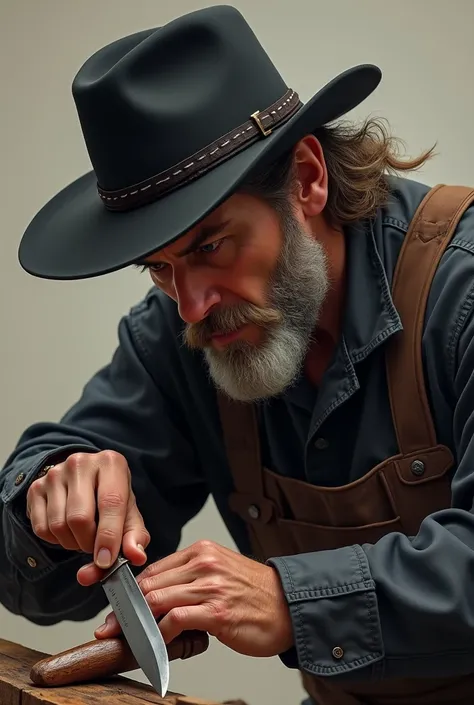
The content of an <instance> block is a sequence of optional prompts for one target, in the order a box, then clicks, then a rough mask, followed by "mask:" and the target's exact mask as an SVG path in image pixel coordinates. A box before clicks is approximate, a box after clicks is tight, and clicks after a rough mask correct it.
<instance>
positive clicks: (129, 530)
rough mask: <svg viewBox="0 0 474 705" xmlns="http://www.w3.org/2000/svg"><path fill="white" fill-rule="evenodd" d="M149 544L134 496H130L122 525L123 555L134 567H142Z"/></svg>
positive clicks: (148, 537) (148, 536)
mask: <svg viewBox="0 0 474 705" xmlns="http://www.w3.org/2000/svg"><path fill="white" fill-rule="evenodd" d="M149 543H150V534H149V533H148V531H147V529H146V527H145V523H144V521H143V517H142V515H141V513H140V511H139V509H138V507H137V503H136V500H135V496H134V495H131V496H130V499H129V502H128V506H127V514H126V516H125V521H124V525H123V538H122V551H123V555H124V556H125V558H128V559H129V561H131V562H132V563H133V564H134V565H143V564H144V563H146V560H147V557H146V553H145V549H146V548H147V546H148V544H149Z"/></svg>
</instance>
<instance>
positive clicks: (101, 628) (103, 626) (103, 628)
mask: <svg viewBox="0 0 474 705" xmlns="http://www.w3.org/2000/svg"><path fill="white" fill-rule="evenodd" d="M106 628H107V625H106V624H101V625H100V627H97V629H96V632H103V631H104V630H105V629H106Z"/></svg>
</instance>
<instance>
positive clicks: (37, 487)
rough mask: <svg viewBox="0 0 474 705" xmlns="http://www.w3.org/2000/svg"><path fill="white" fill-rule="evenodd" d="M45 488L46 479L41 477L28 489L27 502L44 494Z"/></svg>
mask: <svg viewBox="0 0 474 705" xmlns="http://www.w3.org/2000/svg"><path fill="white" fill-rule="evenodd" d="M43 487H44V477H40V478H38V479H37V480H35V481H34V482H32V483H31V485H30V486H29V487H28V492H27V493H26V497H27V500H30V499H35V498H36V497H39V496H40V495H41V494H42V492H43Z"/></svg>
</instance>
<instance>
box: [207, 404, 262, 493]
mask: <svg viewBox="0 0 474 705" xmlns="http://www.w3.org/2000/svg"><path fill="white" fill-rule="evenodd" d="M217 404H218V408H219V415H220V420H221V424H222V431H223V435H224V445H225V450H226V455H227V460H228V463H229V466H230V470H231V473H232V477H233V479H234V484H235V489H236V490H237V492H240V493H241V494H243V495H252V496H258V497H263V468H262V459H261V453H260V439H259V431H258V420H257V412H256V409H255V405H254V404H249V403H244V402H237V401H234V400H233V399H229V397H228V396H227V395H226V394H224V393H223V392H220V391H219V390H218V391H217Z"/></svg>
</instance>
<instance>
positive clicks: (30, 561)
mask: <svg viewBox="0 0 474 705" xmlns="http://www.w3.org/2000/svg"><path fill="white" fill-rule="evenodd" d="M26 562H27V563H28V565H29V566H30V568H36V566H37V563H36V561H35V559H34V558H33V557H32V556H28V558H27V559H26Z"/></svg>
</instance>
